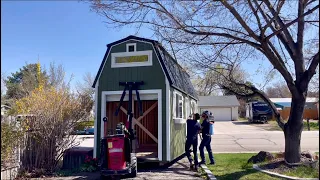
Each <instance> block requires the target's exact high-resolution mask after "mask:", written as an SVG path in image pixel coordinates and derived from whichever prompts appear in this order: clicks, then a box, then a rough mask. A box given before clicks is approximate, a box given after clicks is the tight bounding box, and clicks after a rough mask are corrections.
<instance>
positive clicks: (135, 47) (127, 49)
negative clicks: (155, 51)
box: [126, 43, 137, 52]
mask: <svg viewBox="0 0 320 180" xmlns="http://www.w3.org/2000/svg"><path fill="white" fill-rule="evenodd" d="M129 46H134V48H133V52H135V51H137V43H128V44H126V52H129Z"/></svg>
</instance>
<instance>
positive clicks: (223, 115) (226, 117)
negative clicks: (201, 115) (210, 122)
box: [205, 108, 232, 121]
mask: <svg viewBox="0 0 320 180" xmlns="http://www.w3.org/2000/svg"><path fill="white" fill-rule="evenodd" d="M205 110H208V111H211V112H212V114H213V116H214V120H215V121H231V119H232V118H231V108H208V109H205Z"/></svg>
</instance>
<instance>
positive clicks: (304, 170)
mask: <svg viewBox="0 0 320 180" xmlns="http://www.w3.org/2000/svg"><path fill="white" fill-rule="evenodd" d="M283 174H285V175H287V176H294V177H300V178H319V171H318V169H314V168H311V167H307V166H301V167H298V168H297V169H295V170H291V171H288V172H285V173H283Z"/></svg>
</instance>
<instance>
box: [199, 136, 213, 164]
mask: <svg viewBox="0 0 320 180" xmlns="http://www.w3.org/2000/svg"><path fill="white" fill-rule="evenodd" d="M210 143H211V136H203V139H202V141H201V143H200V147H199V151H200V157H201V162H203V163H206V159H205V156H204V151H203V149H204V147H206V149H207V151H208V154H209V159H210V163H214V157H213V154H212V149H211V146H210Z"/></svg>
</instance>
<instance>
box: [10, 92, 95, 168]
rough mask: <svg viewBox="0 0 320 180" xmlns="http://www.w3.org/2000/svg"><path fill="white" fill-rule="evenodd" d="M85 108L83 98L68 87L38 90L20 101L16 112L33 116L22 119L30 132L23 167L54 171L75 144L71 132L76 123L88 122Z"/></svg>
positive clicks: (28, 132) (87, 113) (25, 127)
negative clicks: (66, 152) (65, 153)
mask: <svg viewBox="0 0 320 180" xmlns="http://www.w3.org/2000/svg"><path fill="white" fill-rule="evenodd" d="M85 106H86V103H84V102H83V101H82V99H81V95H79V94H72V93H70V92H69V91H68V88H45V89H36V90H35V91H33V92H32V93H31V94H30V95H29V96H27V97H25V98H23V99H20V100H18V101H17V102H16V107H15V109H16V112H17V113H19V114H32V115H33V117H32V118H26V119H24V120H22V122H23V123H22V124H23V127H24V129H25V130H26V131H27V133H26V135H27V139H26V144H25V146H26V150H25V151H24V154H23V158H22V168H23V169H25V170H26V171H28V172H31V171H34V170H35V169H42V168H43V169H45V170H46V172H52V171H54V170H55V169H56V167H57V164H58V162H59V161H60V159H61V158H62V157H63V154H64V152H65V150H66V149H68V148H71V147H73V146H75V145H76V144H75V137H74V136H71V132H72V131H73V129H74V127H75V126H76V124H77V122H79V121H83V120H87V119H88V117H89V112H88V111H86V108H85ZM39 147H41V148H39Z"/></svg>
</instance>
